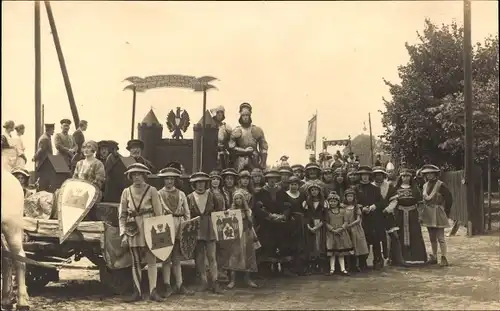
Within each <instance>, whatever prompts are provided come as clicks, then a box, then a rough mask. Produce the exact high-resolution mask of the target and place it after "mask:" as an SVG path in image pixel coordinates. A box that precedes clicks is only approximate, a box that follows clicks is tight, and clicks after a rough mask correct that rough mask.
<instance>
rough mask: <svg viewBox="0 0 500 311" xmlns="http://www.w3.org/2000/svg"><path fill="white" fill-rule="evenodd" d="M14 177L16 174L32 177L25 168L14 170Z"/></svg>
mask: <svg viewBox="0 0 500 311" xmlns="http://www.w3.org/2000/svg"><path fill="white" fill-rule="evenodd" d="M11 174H12V175H14V174H20V175H23V176H26V177H30V173H29V172H28V170H27V169H24V168H16V169H14V170H13V171H12V172H11Z"/></svg>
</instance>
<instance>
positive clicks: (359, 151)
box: [342, 134, 388, 165]
mask: <svg viewBox="0 0 500 311" xmlns="http://www.w3.org/2000/svg"><path fill="white" fill-rule="evenodd" d="M351 148H352V152H353V153H354V154H355V155H357V156H359V163H360V164H361V165H371V147H370V135H366V134H359V135H357V136H356V137H354V138H353V139H352V140H351ZM349 151H350V148H349V146H347V147H345V148H344V150H343V151H342V152H343V154H344V155H347V154H348V153H349ZM383 151H384V150H383V148H382V141H381V140H379V139H376V138H375V137H373V161H375V155H376V154H377V153H380V154H381V155H382V161H383V162H387V161H388V159H387V158H386V156H385V155H384V154H383Z"/></svg>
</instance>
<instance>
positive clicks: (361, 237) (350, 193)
mask: <svg viewBox="0 0 500 311" xmlns="http://www.w3.org/2000/svg"><path fill="white" fill-rule="evenodd" d="M343 206H344V209H345V218H346V222H347V232H349V236H350V237H351V242H352V245H353V249H354V256H351V258H352V260H351V262H350V266H351V272H360V271H361V270H360V267H359V257H360V256H366V255H368V254H369V250H368V244H367V243H366V238H365V231H364V230H363V227H362V226H361V208H360V207H359V206H358V204H357V202H356V192H355V191H354V189H347V190H346V191H345V192H344V204H343Z"/></svg>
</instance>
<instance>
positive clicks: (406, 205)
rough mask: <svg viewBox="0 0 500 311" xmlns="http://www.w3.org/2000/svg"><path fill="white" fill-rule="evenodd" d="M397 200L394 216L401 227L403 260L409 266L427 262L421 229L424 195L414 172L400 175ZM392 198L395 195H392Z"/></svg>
mask: <svg viewBox="0 0 500 311" xmlns="http://www.w3.org/2000/svg"><path fill="white" fill-rule="evenodd" d="M395 191H396V192H395V198H394V199H393V200H392V201H391V204H392V205H394V206H395V209H394V214H395V216H396V224H397V226H398V227H399V233H398V234H399V242H400V244H401V252H402V255H403V259H404V261H405V263H407V264H419V263H425V262H427V251H426V249H425V243H424V239H423V237H422V230H421V227H420V208H419V203H420V201H421V200H422V193H421V192H420V189H419V187H418V185H417V183H416V182H415V181H414V180H413V171H412V170H410V169H407V168H404V169H402V170H401V172H400V173H399V178H398V181H397V183H396V187H395ZM390 196H391V197H393V195H391V194H390Z"/></svg>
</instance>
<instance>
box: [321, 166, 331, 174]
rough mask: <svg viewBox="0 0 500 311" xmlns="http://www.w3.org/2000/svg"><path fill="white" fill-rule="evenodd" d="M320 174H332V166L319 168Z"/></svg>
mask: <svg viewBox="0 0 500 311" xmlns="http://www.w3.org/2000/svg"><path fill="white" fill-rule="evenodd" d="M321 173H322V174H333V168H331V167H325V168H323V169H322V170H321Z"/></svg>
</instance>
